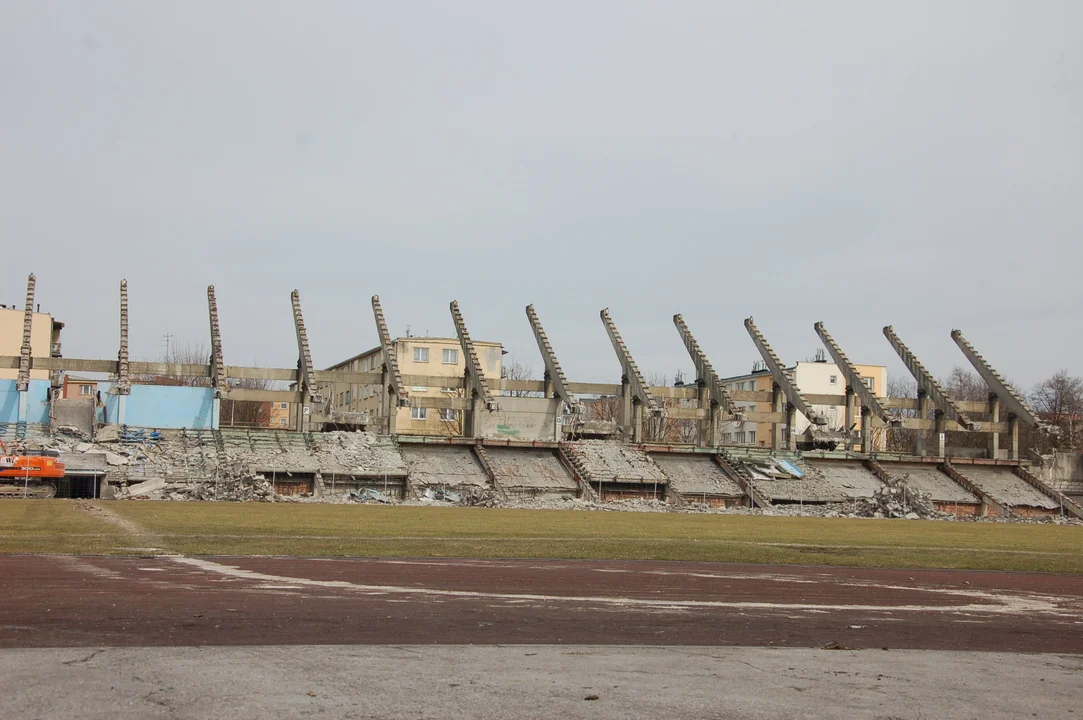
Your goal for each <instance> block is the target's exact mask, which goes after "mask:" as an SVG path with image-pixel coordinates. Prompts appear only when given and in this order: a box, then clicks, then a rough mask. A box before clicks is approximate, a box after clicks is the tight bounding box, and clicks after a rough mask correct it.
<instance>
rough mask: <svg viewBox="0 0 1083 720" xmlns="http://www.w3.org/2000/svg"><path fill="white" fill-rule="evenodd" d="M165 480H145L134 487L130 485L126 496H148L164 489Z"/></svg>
mask: <svg viewBox="0 0 1083 720" xmlns="http://www.w3.org/2000/svg"><path fill="white" fill-rule="evenodd" d="M165 486H166V479H165V478H154V479H153V480H147V481H146V482H141V483H138V484H136V485H131V486H129V487H128V489H127V494H128V495H129V496H131V497H137V496H139V495H149V494H151V493H154V492H158V491H159V490H163V489H165Z"/></svg>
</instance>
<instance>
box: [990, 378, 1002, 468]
mask: <svg viewBox="0 0 1083 720" xmlns="http://www.w3.org/2000/svg"><path fill="white" fill-rule="evenodd" d="M989 421H990V422H994V423H998V422H1000V399H999V398H997V396H996V394H995V393H989ZM989 457H990V458H992V459H993V460H996V459H997V458H998V457H1000V433H995V432H994V433H989Z"/></svg>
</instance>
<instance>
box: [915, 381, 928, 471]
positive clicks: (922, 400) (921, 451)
mask: <svg viewBox="0 0 1083 720" xmlns="http://www.w3.org/2000/svg"><path fill="white" fill-rule="evenodd" d="M927 417H929V396H928V395H927V394H926V393H925V391H924V390H918V419H919V420H924V419H926V418H927ZM916 432H917V442H916V443H915V447H914V452H915V453H917V455H918V456H919V457H924V456H925V431H924V430H917V431H916Z"/></svg>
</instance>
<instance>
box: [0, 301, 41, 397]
mask: <svg viewBox="0 0 1083 720" xmlns="http://www.w3.org/2000/svg"><path fill="white" fill-rule="evenodd" d="M15 299H16V298H12V300H15ZM52 341H53V316H52V315H49V314H47V313H34V320H33V324H32V325H31V326H30V354H31V356H33V357H40V358H47V357H50V356H51V352H50V348H51V346H52ZM22 347H23V311H22V310H9V309H7V308H0V355H16V356H17V355H18V354H19V352H20V351H21V350H22ZM18 376H19V371H18V370H16V369H14V368H11V369H4V370H0V379H4V380H14V379H15V378H17V377H18ZM30 377H32V378H35V379H37V380H48V379H49V371H48V370H31V371H30Z"/></svg>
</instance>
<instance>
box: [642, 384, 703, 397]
mask: <svg viewBox="0 0 1083 720" xmlns="http://www.w3.org/2000/svg"><path fill="white" fill-rule="evenodd" d="M647 390H648V392H650V394H651V395H653V396H654V397H656V398H660V397H662V398H675V399H684V400H687V399H692V398H697V397H699V388H698V387H696V386H695V385H681V386H680V387H661V386H655V385H652V386H650V387H648V388H647Z"/></svg>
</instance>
